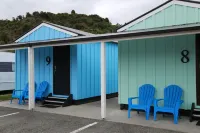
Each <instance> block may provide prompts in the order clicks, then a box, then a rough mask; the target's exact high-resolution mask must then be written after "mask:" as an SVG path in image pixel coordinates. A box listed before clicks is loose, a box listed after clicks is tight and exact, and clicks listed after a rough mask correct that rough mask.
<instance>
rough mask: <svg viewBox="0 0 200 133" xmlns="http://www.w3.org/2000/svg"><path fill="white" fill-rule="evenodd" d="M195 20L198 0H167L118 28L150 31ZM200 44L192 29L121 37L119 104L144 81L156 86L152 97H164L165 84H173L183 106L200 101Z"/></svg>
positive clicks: (199, 9)
mask: <svg viewBox="0 0 200 133" xmlns="http://www.w3.org/2000/svg"><path fill="white" fill-rule="evenodd" d="M196 23H200V2H197V1H186V0H169V1H167V2H165V3H164V4H162V5H160V6H158V7H156V8H154V9H152V10H151V11H149V12H147V13H145V14H143V15H141V16H139V17H137V18H136V19H134V20H132V21H130V22H128V23H126V24H125V25H123V26H122V27H121V28H119V29H118V32H128V31H136V32H137V31H142V30H144V31H146V30H149V31H151V30H156V29H164V28H167V27H172V26H181V25H189V24H196ZM199 45H200V35H199V34H195V33H194V34H190V35H177V36H165V37H157V38H148V39H145V38H144V39H134V40H124V41H120V42H119V44H118V50H119V55H118V58H119V61H118V87H119V104H121V105H122V106H121V107H122V108H123V107H125V105H127V104H128V100H127V99H128V98H129V97H134V96H138V88H139V87H140V86H141V85H143V84H152V85H153V86H155V88H156V94H155V98H163V95H164V88H165V87H166V86H168V85H172V84H176V85H178V86H180V87H181V88H182V89H183V91H184V93H183V97H182V100H184V104H183V105H182V107H181V108H182V109H184V110H190V109H191V105H192V103H196V104H197V105H200V77H199V76H200V68H199V63H200V46H199ZM183 51H188V54H187V55H185V54H183V53H182V52H183ZM186 57H187V58H188V59H186ZM182 59H183V60H184V61H182Z"/></svg>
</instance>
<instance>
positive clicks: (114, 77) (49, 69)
mask: <svg viewBox="0 0 200 133" xmlns="http://www.w3.org/2000/svg"><path fill="white" fill-rule="evenodd" d="M66 37H70V35H68V34H65V33H62V32H59V31H57V30H54V29H51V28H48V27H45V26H42V27H41V28H39V29H37V30H36V31H35V32H33V33H32V34H30V35H28V36H27V37H25V38H24V39H22V40H21V41H20V42H30V41H39V40H49V39H56V38H66ZM106 55H107V56H106V62H107V66H106V68H107V94H111V93H115V92H118V74H117V73H118V70H117V62H118V45H117V44H115V43H106ZM47 56H50V57H51V64H49V65H46V57H47ZM34 63H35V82H36V83H37V84H39V83H40V82H42V81H47V82H49V84H50V85H49V88H48V91H47V92H46V95H48V94H49V93H52V92H53V47H45V48H36V49H35V62H34ZM27 82H28V53H27V49H25V50H16V89H17V90H22V89H23V88H24V86H25V84H26V83H27ZM70 86H71V87H70V88H71V90H70V91H71V94H73V97H74V100H79V99H84V98H89V97H94V96H99V95H100V43H93V44H87V45H73V46H70Z"/></svg>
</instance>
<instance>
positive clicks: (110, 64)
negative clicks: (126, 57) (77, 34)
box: [73, 43, 118, 100]
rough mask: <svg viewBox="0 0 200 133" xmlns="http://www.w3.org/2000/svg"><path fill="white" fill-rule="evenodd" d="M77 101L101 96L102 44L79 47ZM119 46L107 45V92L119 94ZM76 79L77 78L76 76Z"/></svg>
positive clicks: (74, 95)
mask: <svg viewBox="0 0 200 133" xmlns="http://www.w3.org/2000/svg"><path fill="white" fill-rule="evenodd" d="M76 65H77V66H76V68H75V69H78V71H77V73H76V74H77V79H76V82H77V84H76V90H74V91H75V92H76V93H74V94H73V97H74V99H75V100H80V99H84V98H88V97H94V96H100V43H90V44H87V45H77V62H76ZM117 67H118V45H117V44H116V43H106V72H107V73H106V81H107V84H106V90H107V91H106V92H107V94H111V93H116V92H118V68H117ZM74 77H76V76H74Z"/></svg>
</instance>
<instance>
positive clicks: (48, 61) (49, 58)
mask: <svg viewBox="0 0 200 133" xmlns="http://www.w3.org/2000/svg"><path fill="white" fill-rule="evenodd" d="M46 62H47V65H49V64H50V63H51V57H50V56H47V57H46Z"/></svg>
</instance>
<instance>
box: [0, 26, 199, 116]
mask: <svg viewBox="0 0 200 133" xmlns="http://www.w3.org/2000/svg"><path fill="white" fill-rule="evenodd" d="M198 33H200V23H195V24H187V25H180V26H170V27H164V28H155V29H148V30H137V31H131V32H121V33H110V34H101V35H92V36H82V37H72V38H65V39H56V40H48V41H38V42H28V43H13V44H6V45H0V51H5V50H17V49H25V48H28V78H29V80H28V82H29V98H30V99H29V110H32V109H34V107H35V100H34V98H35V94H34V88H35V87H34V48H40V47H48V46H65V45H77V44H82V45H85V44H87V43H92V42H101V52H100V53H101V56H100V59H101V66H100V68H101V118H102V119H104V118H106V69H105V68H106V59H105V57H106V52H105V51H106V48H105V42H112V41H122V40H133V39H144V38H157V37H167V36H179V35H189V34H198Z"/></svg>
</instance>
